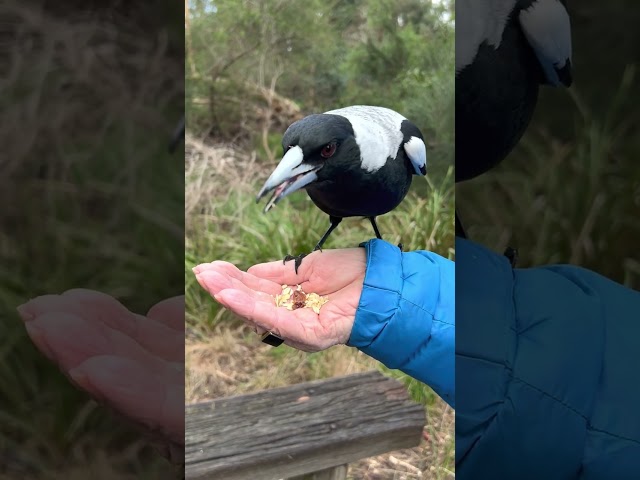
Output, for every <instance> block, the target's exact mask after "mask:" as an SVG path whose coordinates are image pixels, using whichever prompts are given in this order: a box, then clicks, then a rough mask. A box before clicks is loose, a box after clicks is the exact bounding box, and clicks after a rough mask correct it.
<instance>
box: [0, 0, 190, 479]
mask: <svg viewBox="0 0 640 480" xmlns="http://www.w3.org/2000/svg"><path fill="white" fill-rule="evenodd" d="M183 52H184V28H183V23H182V6H181V5H180V4H178V5H171V2H145V4H144V5H138V6H136V7H133V6H131V5H127V4H124V3H123V2H119V1H115V0H114V1H112V2H94V1H82V2H81V1H72V2H42V1H27V2H23V1H15V2H14V1H3V2H0V90H1V91H2V96H1V98H0V112H1V114H0V119H1V128H0V143H1V144H2V149H1V151H0V205H2V207H1V208H0V478H11V479H54V478H67V479H69V480H75V479H78V480H80V479H82V480H84V479H86V478H92V479H93V480H103V479H105V480H106V479H114V478H115V479H132V480H133V479H164V478H175V473H174V472H173V469H172V467H171V465H170V464H169V463H168V462H167V461H166V460H165V459H164V458H161V457H160V456H159V455H158V454H157V453H156V451H155V450H154V449H152V448H151V447H149V445H148V442H147V441H146V440H145V439H143V438H142V437H141V435H140V433H139V432H138V431H137V430H135V429H134V428H132V427H131V426H130V425H128V424H127V423H126V422H124V421H122V420H121V419H120V418H117V417H115V416H114V415H112V414H111V413H110V412H108V411H106V410H105V409H103V408H102V407H100V406H99V405H98V404H97V403H96V402H94V401H93V400H91V399H90V398H89V397H88V396H87V395H86V394H85V393H83V392H81V391H79V390H77V389H76V388H75V387H74V386H72V385H71V384H70V383H69V381H68V379H67V378H66V377H65V376H64V375H63V374H62V373H61V372H59V371H58V369H57V368H56V367H55V366H54V365H53V364H51V363H50V362H49V361H48V360H47V359H46V358H45V357H44V355H42V354H41V353H40V352H39V351H38V350H37V349H36V348H35V347H34V346H33V344H32V342H31V340H30V339H29V337H28V336H27V334H26V331H25V327H24V324H23V322H22V321H21V320H20V318H19V317H18V315H17V312H16V307H17V306H18V305H20V304H22V303H24V302H26V301H28V300H29V299H31V298H34V297H36V296H39V295H44V294H60V293H63V292H64V291H66V290H68V289H71V288H89V289H94V290H98V291H101V292H105V293H107V294H109V295H112V296H114V297H115V298H117V299H118V300H120V301H121V302H122V303H123V304H124V305H125V306H126V307H127V308H129V309H130V310H132V311H134V312H136V313H142V314H144V313H146V312H147V311H148V309H149V308H150V307H151V306H152V305H154V304H155V303H157V302H158V301H160V300H163V299H165V298H167V297H171V296H174V295H177V294H180V293H181V292H182V291H183V273H182V268H183V267H182V264H183V245H184V243H183V242H184V237H183V221H184V209H183V208H184V207H183V194H184V183H183V178H184V177H183V176H182V174H183V169H182V168H183V167H182V155H181V154H179V155H173V156H172V155H169V153H168V152H167V145H168V143H169V140H170V136H171V132H172V130H173V129H174V128H175V125H176V123H177V122H178V121H179V119H180V115H181V114H182V111H183V108H184V97H183V81H184V75H183V61H182V58H183ZM74 340H75V341H77V342H78V343H80V344H82V343H84V342H87V340H88V339H85V338H78V339H74Z"/></svg>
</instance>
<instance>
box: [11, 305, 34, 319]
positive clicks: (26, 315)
mask: <svg viewBox="0 0 640 480" xmlns="http://www.w3.org/2000/svg"><path fill="white" fill-rule="evenodd" d="M28 305H29V302H27V303H23V304H22V305H18V306H17V307H16V310H17V311H18V315H20V318H22V320H23V321H24V322H28V321H29V320H33V319H34V317H35V315H34V314H33V313H32V312H30V311H29V307H28Z"/></svg>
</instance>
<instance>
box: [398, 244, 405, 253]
mask: <svg viewBox="0 0 640 480" xmlns="http://www.w3.org/2000/svg"><path fill="white" fill-rule="evenodd" d="M398 248H399V249H400V251H401V252H402V251H403V250H404V245H402V242H400V243H399V244H398Z"/></svg>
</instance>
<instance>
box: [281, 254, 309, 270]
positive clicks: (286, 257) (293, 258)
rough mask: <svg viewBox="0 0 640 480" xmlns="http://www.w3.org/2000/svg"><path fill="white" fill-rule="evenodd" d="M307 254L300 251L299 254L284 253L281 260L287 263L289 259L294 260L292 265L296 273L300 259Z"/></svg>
mask: <svg viewBox="0 0 640 480" xmlns="http://www.w3.org/2000/svg"><path fill="white" fill-rule="evenodd" d="M307 255H309V254H308V253H301V254H300V255H296V256H293V255H286V256H285V257H284V260H283V261H282V263H283V264H285V263H287V262H288V261H290V260H295V263H294V264H293V267H294V269H295V271H296V275H297V274H298V268H300V264H301V263H302V259H303V258H304V257H306V256H307Z"/></svg>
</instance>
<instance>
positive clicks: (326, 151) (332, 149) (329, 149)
mask: <svg viewBox="0 0 640 480" xmlns="http://www.w3.org/2000/svg"><path fill="white" fill-rule="evenodd" d="M334 153H336V144H335V143H329V144H327V145H325V146H324V147H322V150H321V151H320V155H321V156H322V158H329V157H331V156H332V155H333V154H334Z"/></svg>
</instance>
